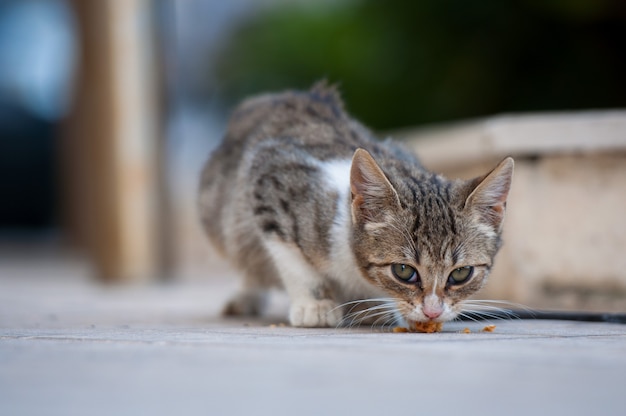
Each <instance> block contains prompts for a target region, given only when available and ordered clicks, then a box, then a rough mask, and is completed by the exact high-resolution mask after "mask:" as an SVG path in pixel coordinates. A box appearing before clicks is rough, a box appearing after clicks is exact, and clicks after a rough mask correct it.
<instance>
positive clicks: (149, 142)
mask: <svg viewBox="0 0 626 416" xmlns="http://www.w3.org/2000/svg"><path fill="white" fill-rule="evenodd" d="M624 74H626V2H624V1H622V0H512V1H499V0H482V1H480V2H468V1H464V0H417V1H411V0H390V1H384V2H383V1H375V0H343V1H331V0H291V1H289V0H230V1H219V0H153V1H150V0H128V1H125V0H91V1H85V0H2V1H0V262H5V264H7V262H11V261H22V262H30V261H31V260H32V259H34V258H35V257H37V256H39V257H43V258H54V259H65V260H64V261H79V262H81V264H83V265H84V266H85V268H86V269H87V270H88V274H89V275H90V276H92V277H93V278H94V279H96V278H97V279H100V280H101V281H109V282H123V281H147V280H167V279H170V280H171V279H191V278H198V277H199V278H203V277H205V276H207V275H209V274H211V273H213V274H214V273H216V270H221V269H220V268H221V267H222V265H220V263H219V261H218V260H217V259H216V258H215V257H214V256H213V255H212V254H211V253H210V251H209V249H208V245H207V243H206V242H205V239H204V237H203V235H202V232H201V230H200V227H199V223H198V221H197V214H196V212H195V195H196V189H197V184H198V175H199V172H200V169H201V166H202V164H203V162H204V161H205V160H206V159H207V157H208V155H209V153H210V151H211V149H212V148H213V147H215V146H216V145H217V144H218V143H219V141H220V140H221V136H222V133H223V131H224V126H225V123H226V120H227V117H228V112H229V110H230V109H231V108H232V106H233V105H235V103H236V102H237V101H238V100H240V99H242V98H243V97H244V96H247V95H249V94H254V93H258V92H261V91H267V90H280V89H285V88H307V87H308V86H310V85H311V84H312V83H313V82H314V81H316V80H319V79H321V78H326V79H328V80H329V81H330V82H332V83H337V84H338V85H339V86H340V89H341V91H342V93H343V96H344V99H345V101H346V105H347V108H348V109H349V111H350V112H351V113H352V114H353V115H354V116H355V117H357V118H359V119H360V120H362V121H363V122H364V123H365V124H366V125H369V126H370V127H372V128H373V129H375V130H377V131H380V132H385V134H386V132H390V131H394V130H406V129H415V128H424V127H431V126H433V125H445V124H446V123H450V122H458V121H460V120H468V119H477V118H481V117H486V116H492V115H496V114H502V113H528V112H551V111H555V110H558V111H572V110H583V109H584V110H589V109H595V110H602V109H618V108H625V107H626V77H625V76H624ZM624 142H625V143H626V140H624ZM621 229H623V228H620V230H621ZM620 238H622V236H620ZM619 241H622V240H619ZM621 249H623V247H622V248H621ZM0 270H1V269H0ZM15 276H16V277H19V275H18V274H16V275H15ZM618 286H619V285H618ZM612 287H613V286H612ZM616 287H617V286H616ZM615 290H617V291H618V292H619V291H622V292H619V293H621V295H620V296H622V298H621V299H622V303H621V304H620V305H623V299H624V297H623V296H624V295H623V293H624V292H623V291H624V290H626V289H624V288H623V287H621V286H619V287H617V289H615Z"/></svg>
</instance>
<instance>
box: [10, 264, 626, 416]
mask: <svg viewBox="0 0 626 416" xmlns="http://www.w3.org/2000/svg"><path fill="white" fill-rule="evenodd" d="M70 269H71V268H70ZM63 270H65V271H63ZM84 275H85V273H84V270H82V269H80V268H78V269H71V270H69V271H68V269H67V268H65V269H55V268H53V267H46V266H45V265H44V266H42V267H40V268H37V267H34V268H33V267H32V265H31V266H30V267H28V268H17V269H15V268H14V269H11V268H10V267H6V265H5V267H2V265H0V415H85V414H89V415H111V414H116V415H172V414H180V415H248V414H256V415H327V414H328V415H330V414H349V415H381V414H389V415H395V414H411V415H413V414H414V415H420V414H436V415H459V414H463V415H474V414H480V415H485V414H486V415H491V414H493V415H496V414H497V415H531V414H532V415H535V414H536V415H561V414H563V415H590V414H594V415H623V414H624V412H626V409H625V408H624V407H625V403H626V402H624V398H623V391H624V385H625V383H626V326H625V325H619V324H600V323H574V322H559V321H541V322H534V321H516V320H507V321H494V322H492V323H494V324H495V325H497V327H496V330H495V332H493V333H481V332H479V331H480V329H481V328H482V327H483V326H484V325H485V324H484V323H451V324H447V325H446V326H445V327H444V332H443V333H439V334H394V333H390V332H388V331H380V330H377V329H372V328H369V327H364V328H357V329H297V328H289V327H283V326H280V325H278V324H280V322H281V319H282V318H281V317H280V313H281V312H282V310H281V309H282V308H284V304H282V303H281V301H280V299H279V301H278V302H276V304H277V306H276V307H275V311H274V318H271V317H270V318H268V319H265V320H256V321H251V320H224V319H221V318H219V316H218V311H219V308H220V307H221V304H222V302H223V301H224V299H225V298H226V297H227V295H228V293H229V292H230V291H232V290H233V289H234V287H235V286H234V282H232V281H228V280H219V279H218V280H204V281H201V282H200V281H195V282H180V283H177V284H169V285H154V286H149V287H109V288H106V287H101V286H98V285H95V284H93V283H92V282H90V281H89V280H88V279H86V278H85V276H84ZM465 327H468V328H470V330H471V331H472V333H471V334H463V333H461V330H462V329H463V328H465Z"/></svg>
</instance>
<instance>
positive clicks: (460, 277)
mask: <svg viewBox="0 0 626 416" xmlns="http://www.w3.org/2000/svg"><path fill="white" fill-rule="evenodd" d="M473 274H474V267H472V266H465V267H459V268H458V269H454V270H452V273H450V276H449V277H448V283H449V284H451V285H458V284H460V283H463V282H465V281H467V280H469V278H470V277H472V275H473Z"/></svg>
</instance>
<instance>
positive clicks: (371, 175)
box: [350, 149, 400, 223]
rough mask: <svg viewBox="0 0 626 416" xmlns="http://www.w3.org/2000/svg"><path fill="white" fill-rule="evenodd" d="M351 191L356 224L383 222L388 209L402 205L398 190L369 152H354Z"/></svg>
mask: <svg viewBox="0 0 626 416" xmlns="http://www.w3.org/2000/svg"><path fill="white" fill-rule="evenodd" d="M350 190H351V192H352V219H353V221H354V222H355V223H360V222H381V221H383V220H384V214H385V212H386V211H387V210H388V209H390V208H392V207H398V206H399V205H400V202H399V199H398V194H397V192H396V190H395V189H394V188H393V186H392V185H391V183H390V182H389V180H388V179H387V177H386V176H385V174H384V172H383V171H382V169H381V168H380V167H379V166H378V164H377V163H376V161H375V160H374V158H373V157H372V156H371V155H370V154H369V153H368V152H367V150H363V149H357V150H356V151H355V152H354V156H353V157H352V167H351V169H350Z"/></svg>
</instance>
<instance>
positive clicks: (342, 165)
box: [320, 159, 384, 301]
mask: <svg viewBox="0 0 626 416" xmlns="http://www.w3.org/2000/svg"><path fill="white" fill-rule="evenodd" d="M351 164H352V161H351V160H349V159H337V160H331V161H327V162H320V169H321V170H322V172H324V173H325V177H326V182H327V184H328V186H329V187H331V188H332V189H333V190H334V191H336V192H337V213H336V214H335V218H334V221H333V226H332V228H331V232H330V234H331V242H330V245H331V252H330V267H329V269H328V270H326V272H327V274H328V275H329V276H330V277H331V278H333V280H335V281H336V282H337V283H339V285H340V286H341V288H342V291H343V293H342V295H343V296H342V298H343V300H344V301H347V300H354V299H364V298H373V297H381V296H384V293H383V292H382V290H380V289H378V288H377V287H375V286H373V285H372V284H371V283H369V282H368V281H367V280H365V278H364V277H363V276H361V272H360V271H359V268H358V266H357V264H356V259H355V258H354V253H353V252H352V247H351V245H350V240H351V233H352V215H351V213H350V168H351Z"/></svg>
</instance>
